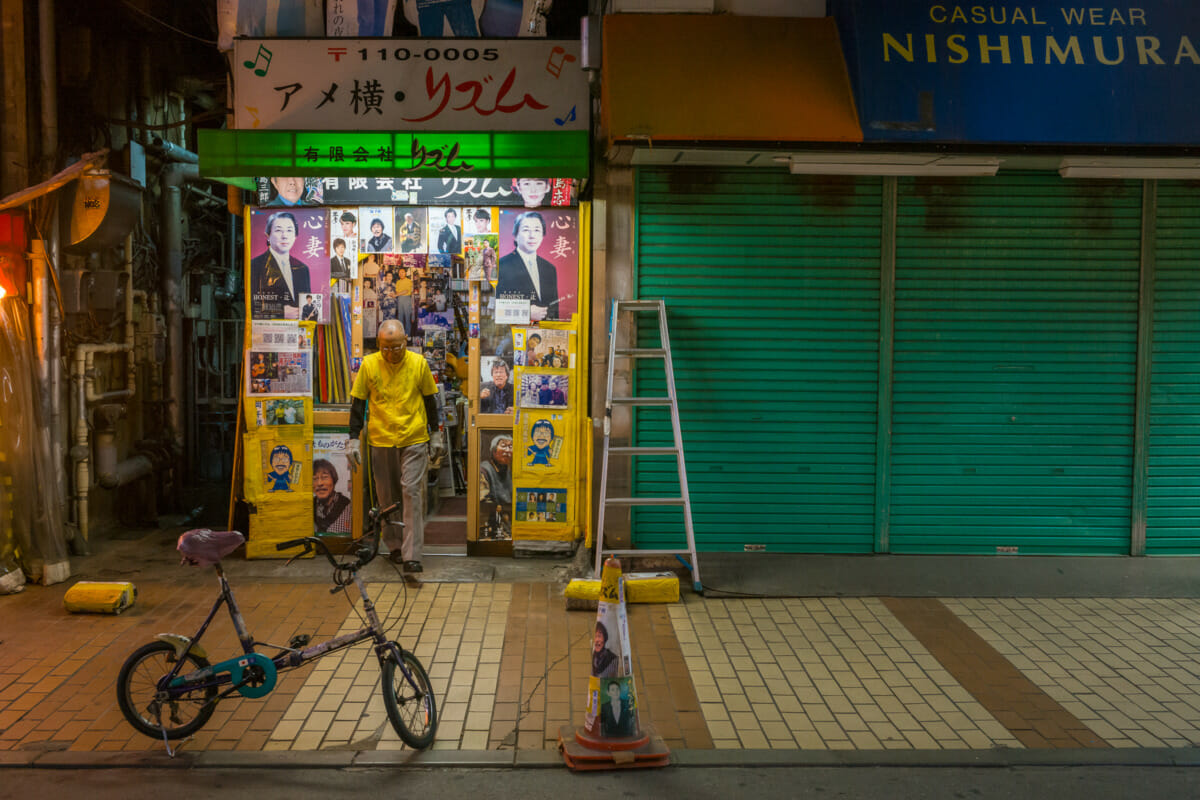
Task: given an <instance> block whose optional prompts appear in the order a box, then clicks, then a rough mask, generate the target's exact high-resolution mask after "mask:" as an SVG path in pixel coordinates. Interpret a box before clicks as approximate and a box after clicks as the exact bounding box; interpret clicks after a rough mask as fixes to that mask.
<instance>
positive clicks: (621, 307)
mask: <svg viewBox="0 0 1200 800" xmlns="http://www.w3.org/2000/svg"><path fill="white" fill-rule="evenodd" d="M615 302H616V304H617V310H618V311H658V309H659V306H661V305H662V301H661V300H617V301H615Z"/></svg>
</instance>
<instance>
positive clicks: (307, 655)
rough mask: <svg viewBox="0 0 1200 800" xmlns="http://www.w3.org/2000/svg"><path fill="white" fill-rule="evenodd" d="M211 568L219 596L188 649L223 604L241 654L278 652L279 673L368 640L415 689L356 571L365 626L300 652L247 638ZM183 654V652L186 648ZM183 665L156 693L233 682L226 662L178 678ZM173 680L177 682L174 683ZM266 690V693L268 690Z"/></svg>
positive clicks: (229, 593) (228, 591)
mask: <svg viewBox="0 0 1200 800" xmlns="http://www.w3.org/2000/svg"><path fill="white" fill-rule="evenodd" d="M215 569H216V571H217V579H218V581H219V583H220V587H221V593H220V596H219V597H217V600H216V602H215V603H213V607H212V609H211V610H210V611H209V612H208V616H207V617H206V618H205V620H204V622H203V623H202V624H201V625H200V629H199V630H197V631H196V634H195V636H193V637H191V639H189V640H188V649H190V648H191V647H194V646H196V644H197V642H199V641H200V638H201V637H202V636H203V635H204V633H205V632H206V631H207V630H208V626H209V625H211V624H212V621H213V620H214V619H215V618H216V615H217V611H218V610H220V608H221V606H222V605H224V606H227V607H228V609H229V616H230V619H231V620H232V622H233V629H234V631H235V632H236V633H237V637H238V641H239V642H240V643H241V647H242V653H243V654H244V655H247V656H248V655H252V654H255V655H257V651H256V650H255V647H256V646H264V647H271V648H274V649H277V650H280V651H282V652H280V653H279V654H278V655H276V656H275V657H274V658H272V659H271V662H272V663H273V664H274V665H275V668H276V669H277V670H280V671H282V670H289V669H295V668H296V667H299V666H301V665H302V664H304V663H306V662H308V661H312V660H314V659H317V658H320V657H322V656H325V655H328V654H330V653H333V652H336V651H338V650H341V649H344V648H346V647H350V646H352V645H355V644H358V643H359V642H364V641H366V640H368V639H371V640H374V642H375V654H376V656H377V657H378V658H379V659H380V661H381V662H382V660H383V659H384V658H385V657H386V653H388V652H391V653H392V656H393V658H395V660H396V664H397V666H399V668H400V671H401V673H402V674H403V675H404V678H405V680H406V681H408V683H409V684H410V685H412V687H413V688H414V689H417V688H418V687H417V685H416V683H415V681H414V680H413V677H412V675H411V674H410V673H409V670H408V668H407V667H406V666H405V665H404V661H403V659H402V658H401V657H400V652H399V648H398V647H397V646H396V645H395V644H394V643H393V642H390V641H388V639H387V636H386V635H385V634H384V632H383V627H382V625H381V624H380V621H379V615H378V614H377V613H376V611H375V603H374V602H373V601H372V600H371V598H370V596H369V595H368V594H367V587H366V583H365V582H364V581H363V579H362V576H361V575H359V574H358V572H357V571H355V572H354V585H355V586H356V587H357V588H358V593H359V595H360V596H361V597H362V600H363V612H364V614H365V616H366V620H367V625H366V627H363V628H359V629H358V630H357V631H354V632H352V633H345V634H342V635H341V636H337V637H334V638H333V639H329V640H327V641H324V642H320V643H318V644H315V645H312V646H311V647H306V648H304V649H303V650H297V649H295V648H293V647H283V646H282V645H277V644H271V643H270V642H260V641H258V640H256V639H255V638H254V637H253V636H251V634H250V631H249V630H248V629H247V627H246V622H245V619H244V618H243V617H242V612H241V610H240V609H239V608H238V604H237V599H236V598H235V597H234V595H233V588H232V587H231V586H230V585H229V581H228V580H226V578H225V571H224V570H223V569H222V568H221V565H220V564H217V565H215ZM184 652H186V649H185V650H184ZM184 663H185V662H184V659H182V658H180V659H178V660H177V661H176V664H175V666H174V667H172V668H171V671H170V672H168V673H167V674H166V675H164V676H163V677H162V679H161V680H160V681H159V682H158V690H159V691H160V692H165V693H166V694H167V695H168V696H172V695H179V694H184V693H186V692H190V691H195V690H196V689H207V688H209V687H217V686H223V685H225V684H227V683H231V682H232V680H233V677H232V673H230V672H228V671H226V670H225V669H222V665H223V664H226V663H228V662H221V663H218V664H212V665H210V666H208V667H205V668H203V669H200V670H196V671H194V672H190V673H187V674H185V675H182V676H181V675H179V674H178V673H179V670H180V669H181V668H182V666H183V664H184ZM177 678H178V681H176V679H177ZM210 679H211V680H210ZM173 684H174V685H173ZM240 688H241V687H240V685H234V686H232V687H230V688H229V689H227V690H225V691H224V692H222V694H221V695H220V696H219V697H218V698H217V699H221V698H224V697H226V696H228V695H229V694H230V693H231V692H234V691H238V690H240ZM272 688H273V685H272ZM267 691H269V689H268V690H267ZM265 693H266V692H264V694H265Z"/></svg>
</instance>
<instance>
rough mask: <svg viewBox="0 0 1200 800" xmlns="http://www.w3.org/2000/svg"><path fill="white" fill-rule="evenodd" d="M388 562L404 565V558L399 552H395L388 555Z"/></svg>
mask: <svg viewBox="0 0 1200 800" xmlns="http://www.w3.org/2000/svg"><path fill="white" fill-rule="evenodd" d="M388 561H390V562H392V563H393V564H403V563H404V556H402V555H400V551H399V550H395V551H393V552H391V553H388Z"/></svg>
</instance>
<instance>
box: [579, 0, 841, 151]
mask: <svg viewBox="0 0 1200 800" xmlns="http://www.w3.org/2000/svg"><path fill="white" fill-rule="evenodd" d="M602 73H603V75H602V77H603V80H602V81H601V87H602V89H601V91H602V98H601V119H602V122H603V124H604V128H605V130H606V131H607V132H608V139H609V142H610V144H613V143H621V142H629V141H637V140H646V139H647V138H648V139H649V140H650V141H706V140H711V141H726V142H734V141H742V142H763V141H771V142H861V141H862V138H863V137H862V129H861V128H860V127H859V123H858V113H857V111H856V110H855V107H854V98H853V95H852V94H851V90H850V78H849V76H848V75H847V73H846V61H845V58H844V57H843V56H842V46H841V43H840V41H839V40H838V32H837V27H836V26H835V24H834V21H833V20H832V19H830V18H827V17H826V18H817V17H812V18H794V17H741V16H730V15H724V14H723V15H716V16H713V15H691V14H683V15H680V14H614V15H609V16H606V17H605V18H604V60H603V66H602Z"/></svg>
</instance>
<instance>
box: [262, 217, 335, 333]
mask: <svg viewBox="0 0 1200 800" xmlns="http://www.w3.org/2000/svg"><path fill="white" fill-rule="evenodd" d="M327 220H328V215H327V214H326V212H325V209H300V208H297V209H291V210H279V211H271V210H269V209H257V208H256V209H253V210H252V211H251V212H250V270H249V273H250V274H249V278H248V280H247V290H248V292H249V295H250V316H251V318H252V319H301V308H302V305H303V304H304V303H305V302H306V301H309V300H310V299H311V296H313V295H317V294H321V293H324V294H321V304H322V305H321V308H320V309H319V311H318V312H317V313H318V314H319V318H320V319H322V320H326V319H329V312H330V308H329V297H328V286H329V254H328V249H327V248H328V244H329V239H328V234H329V230H328V225H327Z"/></svg>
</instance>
